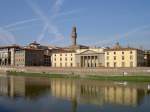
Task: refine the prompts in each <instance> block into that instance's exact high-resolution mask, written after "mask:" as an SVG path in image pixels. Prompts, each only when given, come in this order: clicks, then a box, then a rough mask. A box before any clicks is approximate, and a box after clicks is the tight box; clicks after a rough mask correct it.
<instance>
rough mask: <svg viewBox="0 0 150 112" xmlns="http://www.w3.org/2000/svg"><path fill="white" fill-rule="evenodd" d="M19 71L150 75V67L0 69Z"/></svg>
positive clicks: (0, 69) (0, 68) (1, 70)
mask: <svg viewBox="0 0 150 112" xmlns="http://www.w3.org/2000/svg"><path fill="white" fill-rule="evenodd" d="M6 71H18V72H33V73H51V74H77V75H83V76H84V75H123V74H126V75H128V74H132V75H140V74H142V75H143V74H145V75H150V67H138V68H52V67H0V72H6Z"/></svg>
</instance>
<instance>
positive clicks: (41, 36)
mask: <svg viewBox="0 0 150 112" xmlns="http://www.w3.org/2000/svg"><path fill="white" fill-rule="evenodd" d="M47 28H48V24H47V25H45V26H44V28H43V30H42V32H41V34H40V35H39V37H38V39H37V42H40V41H41V40H42V39H43V38H44V35H45V32H46V31H47Z"/></svg>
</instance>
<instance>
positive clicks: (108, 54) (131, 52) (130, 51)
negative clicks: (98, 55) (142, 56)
mask: <svg viewBox="0 0 150 112" xmlns="http://www.w3.org/2000/svg"><path fill="white" fill-rule="evenodd" d="M114 54H116V51H114ZM122 54H124V51H122ZM130 54H132V51H130ZM107 55H109V52H107Z"/></svg>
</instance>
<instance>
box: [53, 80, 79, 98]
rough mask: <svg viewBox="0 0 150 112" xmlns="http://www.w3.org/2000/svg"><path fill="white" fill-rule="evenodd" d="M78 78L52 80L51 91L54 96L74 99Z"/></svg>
mask: <svg viewBox="0 0 150 112" xmlns="http://www.w3.org/2000/svg"><path fill="white" fill-rule="evenodd" d="M76 90H77V88H76V80H68V79H53V80H51V92H52V95H53V96H56V97H60V98H64V99H74V98H76V93H77V91H76Z"/></svg>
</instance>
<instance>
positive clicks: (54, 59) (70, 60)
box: [54, 58, 72, 61]
mask: <svg viewBox="0 0 150 112" xmlns="http://www.w3.org/2000/svg"><path fill="white" fill-rule="evenodd" d="M54 60H55V61H56V58H55V59H54ZM60 61H62V58H60ZM65 61H67V58H65ZM70 61H72V58H71V59H70Z"/></svg>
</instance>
